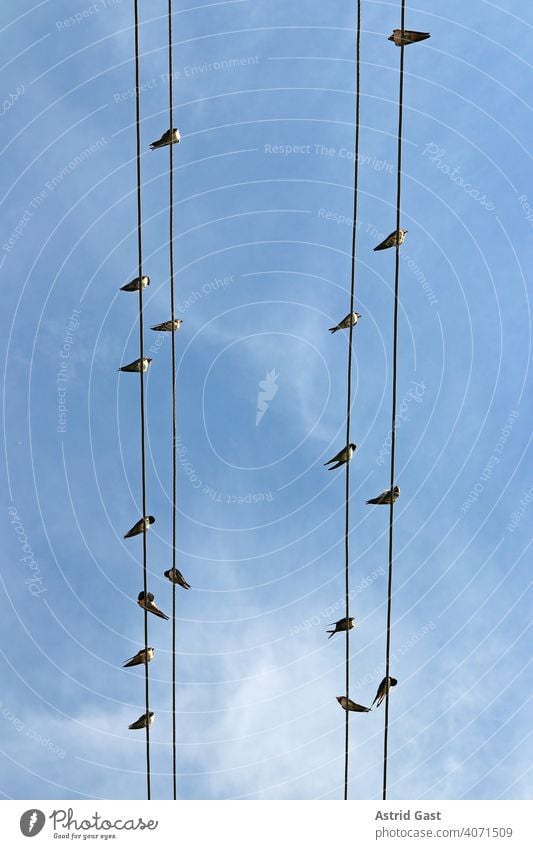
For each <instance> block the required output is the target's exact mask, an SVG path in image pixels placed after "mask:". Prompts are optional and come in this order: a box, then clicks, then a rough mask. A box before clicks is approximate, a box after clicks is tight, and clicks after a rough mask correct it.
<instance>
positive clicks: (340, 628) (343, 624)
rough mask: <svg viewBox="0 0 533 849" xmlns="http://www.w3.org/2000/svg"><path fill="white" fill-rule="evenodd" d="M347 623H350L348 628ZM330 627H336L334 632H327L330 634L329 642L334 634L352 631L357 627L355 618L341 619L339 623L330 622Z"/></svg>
mask: <svg viewBox="0 0 533 849" xmlns="http://www.w3.org/2000/svg"><path fill="white" fill-rule="evenodd" d="M346 623H348V627H346ZM330 625H335V628H334V629H333V630H332V631H326V634H329V637H328V640H331V638H332V636H333V634H338V633H340V632H341V631H350V630H351V629H352V628H354V627H355V619H354V617H353V616H349V617H348V619H339V621H338V622H330Z"/></svg>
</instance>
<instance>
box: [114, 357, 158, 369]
mask: <svg viewBox="0 0 533 849" xmlns="http://www.w3.org/2000/svg"><path fill="white" fill-rule="evenodd" d="M151 362H152V358H151V357H143V359H142V360H141V359H140V358H139V359H138V360H133V362H132V363H128V365H127V366H120V368H119V369H118V370H119V371H136V372H137V373H138V372H140V371H142V372H143V373H144V372H146V371H148V369H149V368H150V363H151Z"/></svg>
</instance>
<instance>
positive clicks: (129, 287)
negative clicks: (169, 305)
mask: <svg viewBox="0 0 533 849" xmlns="http://www.w3.org/2000/svg"><path fill="white" fill-rule="evenodd" d="M149 285H150V278H149V277H147V276H146V274H144V275H143V276H142V277H141V285H140V286H139V278H138V277H136V278H135V280H131V282H130V283H126V285H125V286H121V287H120V291H121V292H138V291H139V289H146V287H147V286H149Z"/></svg>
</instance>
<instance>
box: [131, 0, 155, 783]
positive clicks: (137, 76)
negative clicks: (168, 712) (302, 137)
mask: <svg viewBox="0 0 533 849" xmlns="http://www.w3.org/2000/svg"><path fill="white" fill-rule="evenodd" d="M133 5H134V15H135V124H136V144H137V150H136V160H137V249H138V256H139V357H140V359H141V364H142V360H143V359H144V316H143V287H142V283H141V279H142V276H143V258H142V205H141V88H140V61H139V7H138V0H134V4H133ZM139 378H140V389H141V403H140V407H141V487H142V515H143V518H144V517H146V450H145V442H146V438H145V420H146V416H145V409H144V407H145V405H144V371H143V369H142V367H141V370H140V372H139ZM146 532H147V529H146V528H145V529H144V531H143V535H142V538H143V588H144V594H145V598H146V596H147V593H148V574H147V547H146ZM144 649H145V655H144V695H145V703H146V719H147V722H146V797H147V799H150V798H151V791H150V724H149V722H148V714H149V710H150V690H149V676H148V611H147V610H146V609H145V610H144Z"/></svg>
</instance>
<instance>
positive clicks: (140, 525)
mask: <svg viewBox="0 0 533 849" xmlns="http://www.w3.org/2000/svg"><path fill="white" fill-rule="evenodd" d="M154 522H155V519H154V517H153V516H145V517H144V519H139V521H138V522H135V524H134V526H133V528H130V529H129V531H128V533H127V534H124V539H128V538H129V537H136V536H137V534H143V533H144V532H145V531H147V530H148V528H149V527H150V525H153V524H154Z"/></svg>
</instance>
